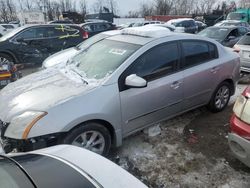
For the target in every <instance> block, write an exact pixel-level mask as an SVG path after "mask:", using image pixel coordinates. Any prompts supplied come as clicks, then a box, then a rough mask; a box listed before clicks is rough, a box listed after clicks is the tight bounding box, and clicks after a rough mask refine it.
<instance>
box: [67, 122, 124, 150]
mask: <svg viewBox="0 0 250 188" xmlns="http://www.w3.org/2000/svg"><path fill="white" fill-rule="evenodd" d="M87 123H98V124H100V125H103V126H104V127H106V128H107V129H108V131H109V133H110V136H111V145H112V146H119V145H121V143H120V142H121V141H120V140H119V135H117V133H116V131H115V129H114V126H113V125H112V124H111V123H109V122H108V121H106V120H103V119H93V120H87V121H84V122H82V123H79V124H77V125H76V126H74V127H73V128H71V129H70V130H69V131H68V132H71V131H73V130H74V129H77V128H79V127H81V126H84V125H85V124H87Z"/></svg>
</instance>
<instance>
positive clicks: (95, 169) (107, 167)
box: [31, 145, 148, 188]
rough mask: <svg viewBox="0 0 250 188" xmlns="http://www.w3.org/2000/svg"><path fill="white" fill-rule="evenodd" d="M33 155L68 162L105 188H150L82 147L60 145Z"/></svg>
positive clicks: (38, 151)
mask: <svg viewBox="0 0 250 188" xmlns="http://www.w3.org/2000/svg"><path fill="white" fill-rule="evenodd" d="M31 153H37V154H44V155H50V156H53V157H58V158H60V159H62V160H65V161H68V162H70V163H71V164H73V165H74V166H76V167H78V168H79V169H80V170H82V171H83V172H86V173H87V174H88V175H89V176H90V177H93V178H94V179H95V180H96V181H97V182H98V183H100V184H101V185H102V187H103V188H118V187H119V188H130V187H136V188H148V187H147V186H146V185H144V184H143V183H141V182H140V181H139V180H138V179H137V178H135V177H134V176H132V175H131V174H129V173H128V172H126V171H125V170H123V169H122V168H121V167H119V166H118V165H116V164H115V163H113V162H111V161H109V160H108V159H106V158H104V157H102V156H100V155H97V154H95V153H93V152H91V151H88V150H86V149H83V148H80V147H76V146H67V145H60V146H54V147H50V148H46V149H42V150H37V151H34V152H31Z"/></svg>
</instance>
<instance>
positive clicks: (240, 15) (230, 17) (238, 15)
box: [227, 12, 246, 20]
mask: <svg viewBox="0 0 250 188" xmlns="http://www.w3.org/2000/svg"><path fill="white" fill-rule="evenodd" d="M245 17H246V14H245V13H239V12H231V13H229V14H228V16H227V20H242V19H244V18H245Z"/></svg>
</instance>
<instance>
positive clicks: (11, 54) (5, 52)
mask: <svg viewBox="0 0 250 188" xmlns="http://www.w3.org/2000/svg"><path fill="white" fill-rule="evenodd" d="M0 54H5V55H8V56H10V57H11V58H13V60H14V63H18V62H19V61H18V59H17V57H16V56H15V54H14V53H12V52H10V51H0Z"/></svg>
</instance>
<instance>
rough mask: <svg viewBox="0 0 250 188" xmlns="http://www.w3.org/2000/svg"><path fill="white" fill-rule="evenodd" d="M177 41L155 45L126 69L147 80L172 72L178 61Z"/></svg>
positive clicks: (175, 68) (129, 72)
mask: <svg viewBox="0 0 250 188" xmlns="http://www.w3.org/2000/svg"><path fill="white" fill-rule="evenodd" d="M178 52H179V51H178V46H177V43H168V44H164V45H160V46H156V47H154V48H152V49H151V50H149V51H147V52H146V53H144V54H143V55H142V56H140V57H139V58H138V59H137V60H136V61H135V62H134V63H133V64H132V66H130V67H129V69H128V74H127V75H130V74H136V75H138V76H140V77H143V78H145V79H146V80H147V81H150V80H153V79H156V78H159V77H162V76H165V75H168V74H171V73H174V72H175V71H176V70H177V65H178V61H179V53H178Z"/></svg>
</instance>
